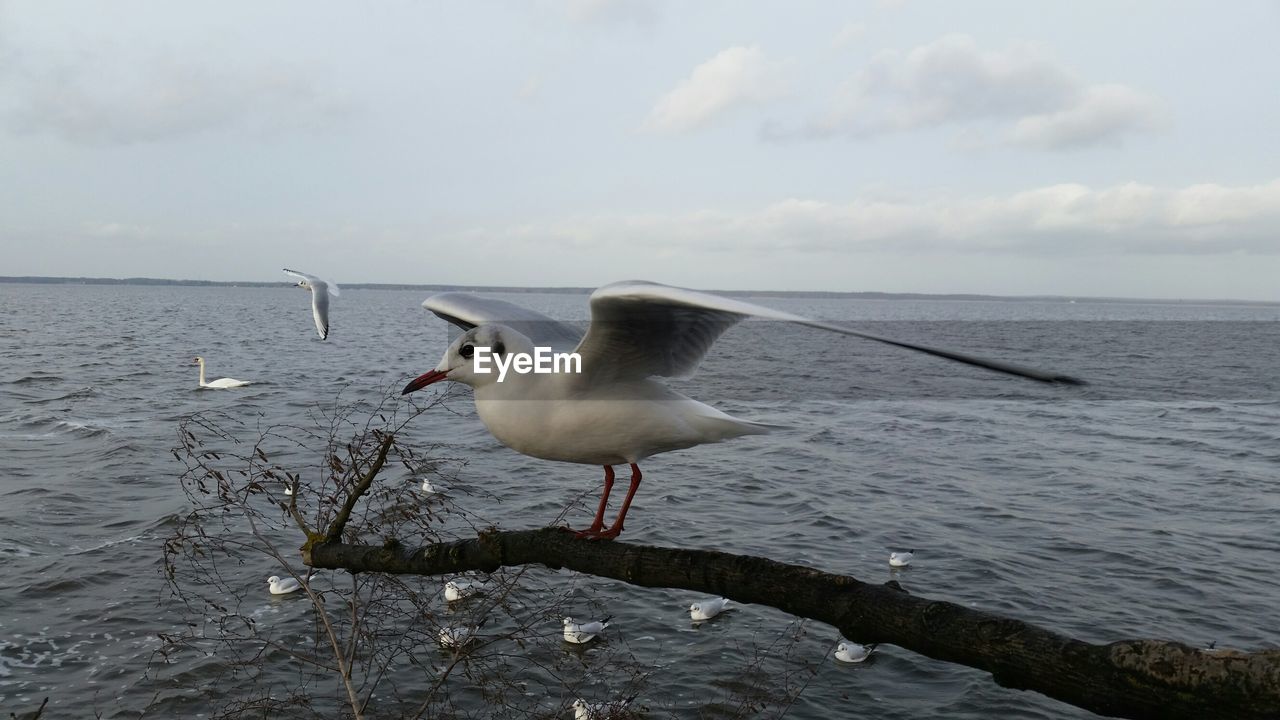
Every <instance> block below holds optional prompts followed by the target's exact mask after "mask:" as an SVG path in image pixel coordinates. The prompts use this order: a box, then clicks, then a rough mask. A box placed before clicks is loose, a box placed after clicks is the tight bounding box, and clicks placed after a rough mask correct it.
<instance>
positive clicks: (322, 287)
mask: <svg viewBox="0 0 1280 720" xmlns="http://www.w3.org/2000/svg"><path fill="white" fill-rule="evenodd" d="M284 271H285V272H287V273H289V274H290V275H292V276H294V277H296V278H298V279H300V280H306V281H307V284H308V285H310V286H311V290H312V292H317V293H323V292H326V291H327V292H328V294H330V295H332V296H334V297H338V296H340V295H342V292H341V291H340V290H339V289H338V284H337V283H333V282H329V281H328V280H324V279H322V278H318V277H316V276H315V275H312V274H310V273H304V272H299V271H297V270H290V269H289V268H284Z"/></svg>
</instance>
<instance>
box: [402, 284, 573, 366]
mask: <svg viewBox="0 0 1280 720" xmlns="http://www.w3.org/2000/svg"><path fill="white" fill-rule="evenodd" d="M422 307H424V308H426V309H428V310H430V311H431V312H433V313H435V314H436V315H438V316H439V317H441V318H443V319H445V320H447V321H449V322H450V323H453V324H454V325H456V326H458V327H460V328H462V329H463V330H470V329H471V328H473V327H477V326H480V325H495V324H497V325H506V326H507V327H510V328H511V329H513V330H516V331H517V332H520V333H523V334H524V335H526V336H528V338H529V339H530V340H532V341H533V342H534V344H535V345H539V346H542V347H549V348H552V349H553V350H555V351H557V352H568V351H570V350H572V349H573V348H574V347H575V346H576V345H577V344H578V342H579V341H580V340H582V331H581V330H580V329H578V328H576V327H574V326H572V325H569V324H568V323H564V322H561V321H559V320H553V319H552V318H549V317H547V316H546V315H543V314H542V313H540V312H537V311H535V310H530V309H528V308H523V307H520V306H519V305H516V304H514V303H509V302H506V301H503V300H494V299H492V298H486V297H481V296H480V295H475V294H473V293H468V292H444V293H439V294H436V295H432V296H431V297H429V298H427V299H426V300H424V301H423V303H422Z"/></svg>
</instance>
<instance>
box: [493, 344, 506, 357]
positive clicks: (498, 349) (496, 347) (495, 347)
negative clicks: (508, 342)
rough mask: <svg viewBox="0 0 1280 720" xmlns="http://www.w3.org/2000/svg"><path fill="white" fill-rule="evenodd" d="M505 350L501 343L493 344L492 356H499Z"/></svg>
mask: <svg viewBox="0 0 1280 720" xmlns="http://www.w3.org/2000/svg"><path fill="white" fill-rule="evenodd" d="M506 349H507V348H506V346H504V345H503V344H502V343H500V342H496V343H494V344H493V354H494V355H501V354H502V353H503V351H505V350H506Z"/></svg>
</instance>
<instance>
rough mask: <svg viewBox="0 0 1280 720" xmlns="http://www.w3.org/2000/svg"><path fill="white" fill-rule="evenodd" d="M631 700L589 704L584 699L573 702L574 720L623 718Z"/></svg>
mask: <svg viewBox="0 0 1280 720" xmlns="http://www.w3.org/2000/svg"><path fill="white" fill-rule="evenodd" d="M630 704H631V700H615V701H613V702H602V703H589V702H587V701H586V700H583V699H582V698H578V699H577V700H574V701H573V720H613V718H619V717H622V716H623V714H624V713H625V712H626V711H627V706H628V705H630Z"/></svg>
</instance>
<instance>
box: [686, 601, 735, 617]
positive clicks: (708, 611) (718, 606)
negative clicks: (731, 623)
mask: <svg viewBox="0 0 1280 720" xmlns="http://www.w3.org/2000/svg"><path fill="white" fill-rule="evenodd" d="M728 604H729V598H715V599H712V600H703V601H702V602H696V603H694V604H692V605H690V606H689V617H692V618H693V619H694V620H710V619H711V618H713V617H715V616H717V615H719V614H720V613H721V612H723V611H724V609H725V606H727V605H728Z"/></svg>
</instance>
